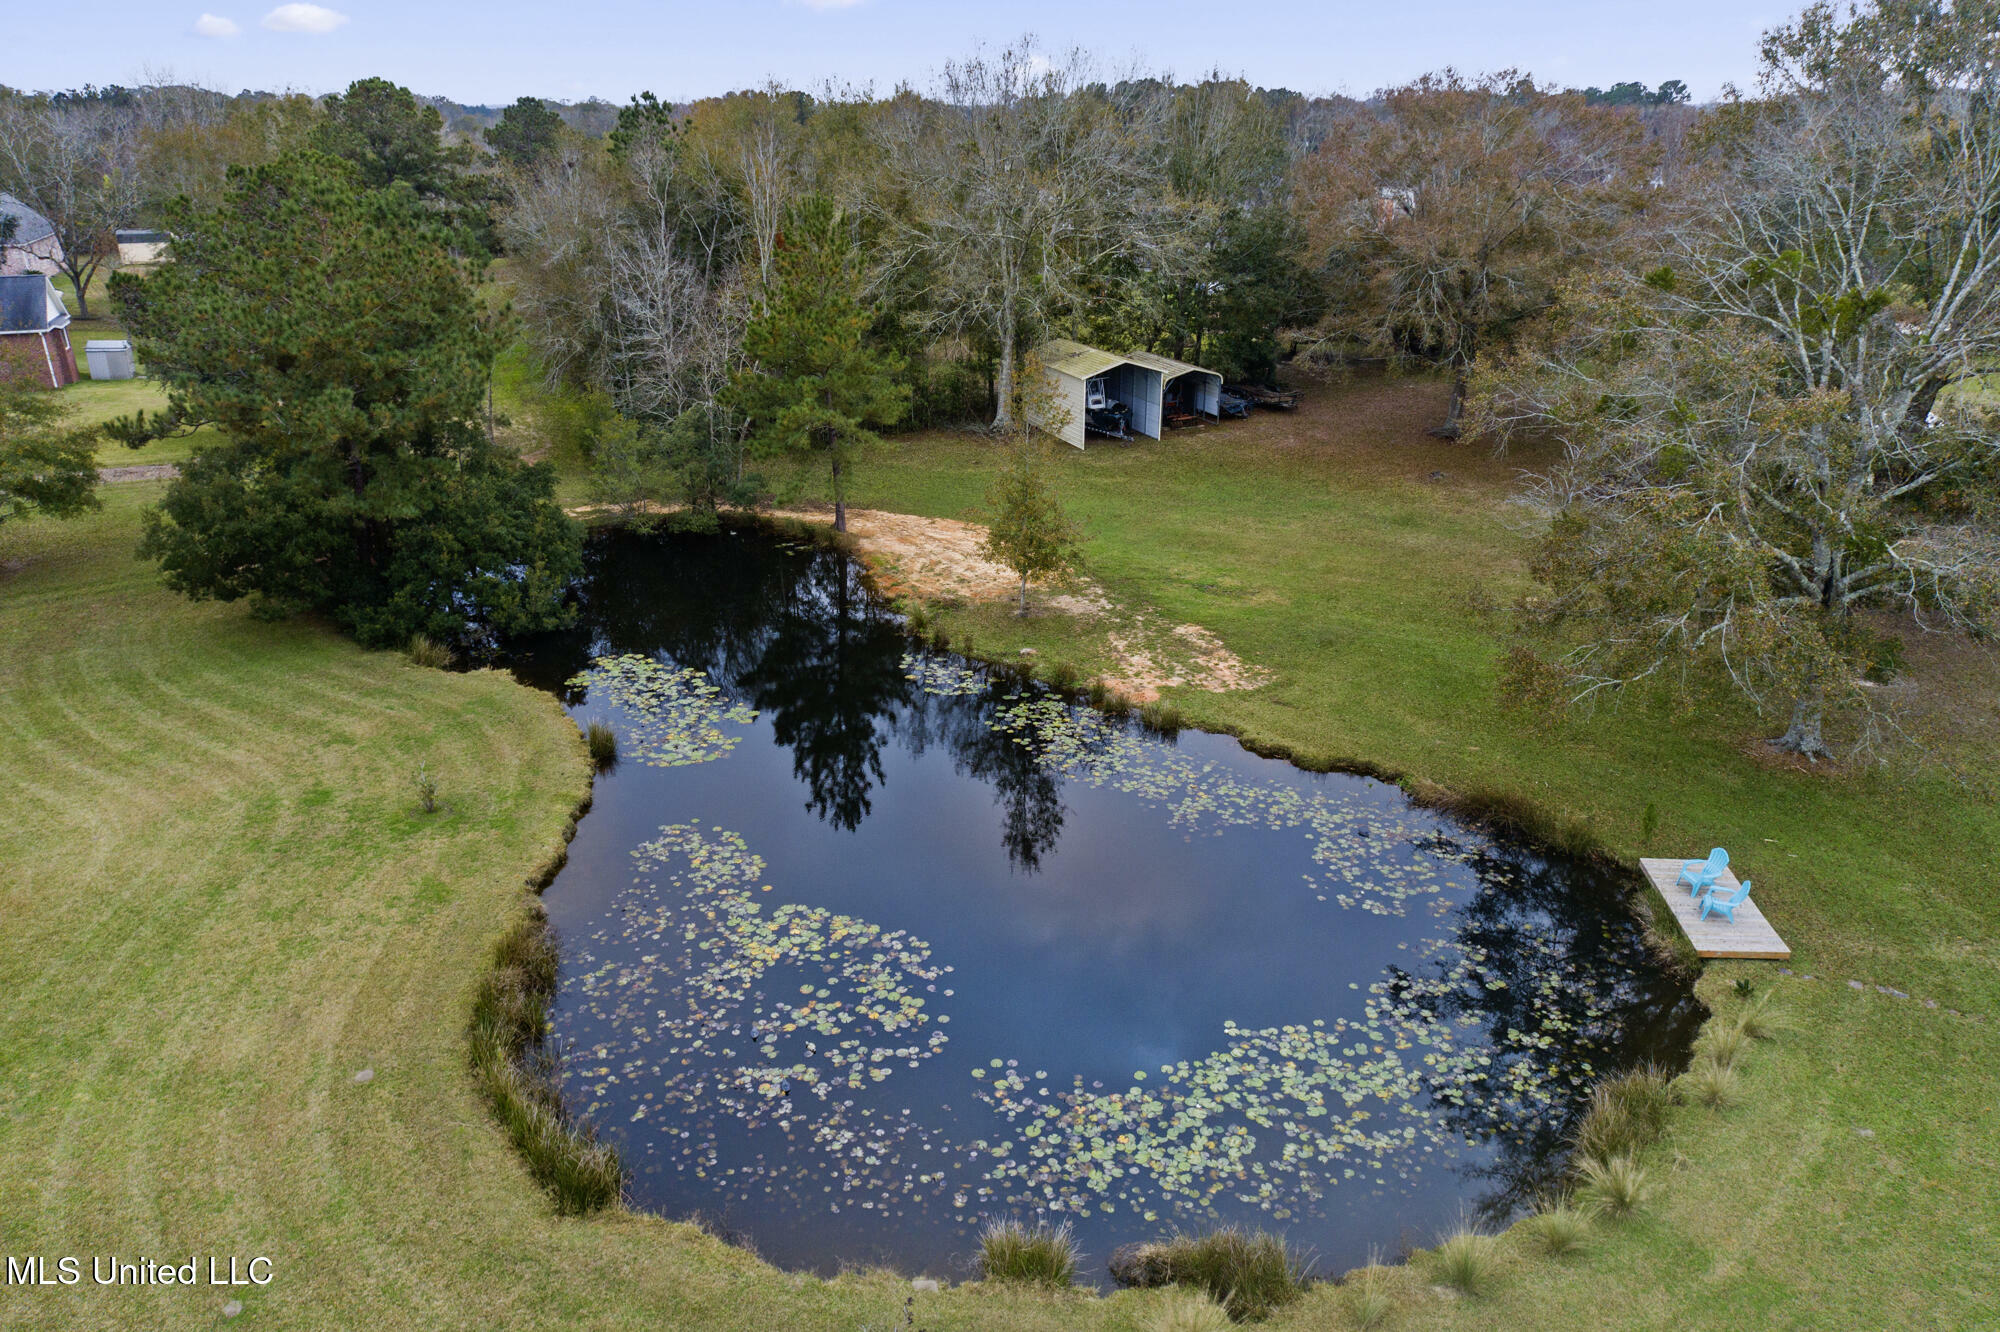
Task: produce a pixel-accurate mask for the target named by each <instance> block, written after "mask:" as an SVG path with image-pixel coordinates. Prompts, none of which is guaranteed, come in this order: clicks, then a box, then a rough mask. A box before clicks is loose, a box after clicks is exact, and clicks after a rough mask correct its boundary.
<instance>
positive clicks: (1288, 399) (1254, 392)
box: [1222, 384, 1299, 412]
mask: <svg viewBox="0 0 2000 1332" xmlns="http://www.w3.org/2000/svg"><path fill="white" fill-rule="evenodd" d="M1222 387H1223V392H1225V393H1233V394H1235V395H1236V396H1237V397H1239V398H1241V399H1243V401H1245V402H1247V403H1249V404H1250V405H1251V406H1253V407H1268V408H1270V409H1271V410H1272V411H1276V412H1289V411H1291V410H1292V409H1293V408H1294V407H1296V406H1298V405H1299V395H1298V394H1297V393H1294V392H1293V391H1292V390H1290V389H1268V388H1265V387H1264V386H1263V385H1261V384H1225V385H1223V386H1222Z"/></svg>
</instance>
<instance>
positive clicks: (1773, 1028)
mask: <svg viewBox="0 0 2000 1332" xmlns="http://www.w3.org/2000/svg"><path fill="white" fill-rule="evenodd" d="M1736 1030H1738V1031H1740V1032H1742V1033H1743V1034H1744V1035H1745V1036H1748V1037H1749V1038H1750V1039H1751V1040H1753V1041H1768V1040H1770V1039H1772V1038H1773V1037H1774V1036H1776V1035H1777V1034H1778V1033H1777V1015H1776V1014H1774V1013H1772V1012H1771V994H1770V992H1769V991H1768V990H1767V991H1766V992H1765V993H1764V994H1763V995H1762V996H1761V997H1760V998H1758V999H1757V1000H1756V1002H1754V1003H1752V1004H1750V1005H1748V1006H1747V1007H1745V1008H1744V1010H1743V1011H1742V1012H1741V1013H1738V1014H1737V1015H1736Z"/></svg>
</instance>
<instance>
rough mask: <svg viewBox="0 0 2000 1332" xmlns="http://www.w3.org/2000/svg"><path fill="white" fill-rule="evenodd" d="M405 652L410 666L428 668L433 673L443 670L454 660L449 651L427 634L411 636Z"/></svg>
mask: <svg viewBox="0 0 2000 1332" xmlns="http://www.w3.org/2000/svg"><path fill="white" fill-rule="evenodd" d="M407 652H408V655H409V658H410V664H411V665H413V666H424V667H428V668H429V669H431V670H434V671H441V670H444V669H445V668H446V667H448V666H450V665H451V663H452V661H453V660H454V658H453V657H452V653H451V649H450V648H448V647H446V646H445V645H444V644H442V643H440V642H438V641H437V640H436V639H435V638H432V637H431V636H430V635H429V634H411V635H410V646H409V648H408V649H407Z"/></svg>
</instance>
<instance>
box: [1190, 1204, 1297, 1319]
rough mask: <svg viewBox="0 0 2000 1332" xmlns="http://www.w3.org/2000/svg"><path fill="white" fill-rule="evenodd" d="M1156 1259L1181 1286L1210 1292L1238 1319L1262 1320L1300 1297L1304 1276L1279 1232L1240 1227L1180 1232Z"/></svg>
mask: <svg viewBox="0 0 2000 1332" xmlns="http://www.w3.org/2000/svg"><path fill="white" fill-rule="evenodd" d="M1160 1250H1161V1252H1160V1253H1159V1255H1158V1261H1159V1262H1160V1263H1161V1265H1162V1266H1163V1267H1164V1269H1165V1272H1166V1276H1167V1279H1168V1280H1169V1281H1171V1282H1173V1283H1174V1284H1175V1285H1177V1286H1192V1287H1194V1288H1195V1289H1197V1290H1203V1291H1206V1292H1208V1294H1209V1295H1210V1296H1212V1297H1213V1298H1214V1299H1216V1300H1217V1301H1219V1302H1220V1303H1221V1305H1222V1307H1223V1308H1224V1309H1226V1310H1228V1312H1229V1316H1230V1317H1231V1318H1234V1319H1236V1320H1238V1321H1239V1322H1240V1321H1242V1320H1244V1319H1252V1318H1264V1317H1267V1316H1269V1315H1270V1314H1271V1313H1273V1312H1274V1311H1276V1310H1277V1309H1279V1308H1281V1307H1283V1306H1284V1305H1286V1304H1289V1303H1291V1302H1292V1301H1293V1300H1295V1299H1297V1298H1298V1297H1299V1295H1300V1293H1301V1292H1302V1291H1304V1290H1305V1279H1304V1277H1303V1275H1302V1274H1301V1272H1300V1271H1299V1266H1298V1264H1297V1263H1296V1262H1294V1261H1293V1259H1292V1255H1291V1251H1290V1250H1288V1249H1287V1248H1286V1247H1285V1242H1284V1241H1283V1240H1281V1239H1279V1238H1278V1237H1277V1236H1276V1235H1272V1234H1268V1233H1266V1232H1264V1231H1261V1230H1259V1231H1246V1230H1243V1229H1240V1228H1239V1227H1236V1226H1228V1227H1225V1228H1224V1229H1221V1230H1214V1231H1210V1232H1209V1233H1208V1234H1206V1235H1198V1236H1191V1235H1177V1236H1175V1237H1174V1238H1173V1239H1171V1240H1168V1241H1167V1242H1166V1243H1165V1244H1163V1245H1161V1246H1160Z"/></svg>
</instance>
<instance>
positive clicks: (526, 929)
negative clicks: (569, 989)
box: [471, 916, 625, 1216]
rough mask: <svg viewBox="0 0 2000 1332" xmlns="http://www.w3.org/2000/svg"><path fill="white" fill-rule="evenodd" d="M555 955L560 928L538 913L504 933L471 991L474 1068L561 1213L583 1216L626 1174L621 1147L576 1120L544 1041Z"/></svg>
mask: <svg viewBox="0 0 2000 1332" xmlns="http://www.w3.org/2000/svg"><path fill="white" fill-rule="evenodd" d="M557 961H558V959H557V954H556V943H555V933H554V931H552V930H551V929H550V928H549V924H548V921H547V920H545V919H543V918H542V917H540V916H535V917H531V918H530V919H528V920H524V921H522V922H521V923H520V924H519V925H518V926H516V927H515V928H514V929H512V930H510V931H509V932H508V933H507V935H506V937H504V938H503V939H501V941H500V943H499V945H498V946H497V947H496V948H495V949H494V952H493V969H492V970H491V971H489V972H488V973H487V974H486V978H485V979H484V980H482V981H481V982H480V985H479V989H478V991H477V992H476V993H475V994H474V996H473V1001H472V1040H471V1045H472V1071H473V1076H474V1078H475V1079H476V1080H477V1081H478V1083H479V1087H480V1090H482V1091H484V1092H485V1093H486V1097H487V1100H488V1101H489V1102H491V1103H492V1106H493V1117H494V1118H495V1119H497V1120H499V1121H500V1125H501V1127H502V1128H504V1129H506V1131H507V1136H508V1137H509V1138H510V1139H512V1140H513V1143H514V1146H515V1148H516V1150H518V1151H519V1152H520V1153H521V1156H522V1159H523V1160H525V1161H526V1162H527V1166H528V1173H529V1175H531V1176H532V1177H533V1178H534V1180H535V1182H536V1183H537V1184H539V1185H541V1186H542V1187H543V1188H545V1189H547V1190H548V1191H549V1194H550V1196H551V1197H552V1198H553V1199H554V1200H555V1206H556V1211H557V1212H559V1213H561V1214H563V1215H565V1216H582V1215H584V1214H585V1213H588V1212H594V1211H596V1210H598V1209H599V1208H603V1207H609V1206H611V1205H612V1204H614V1203H616V1202H617V1201H618V1197H619V1192H620V1190H621V1188H622V1187H623V1184H624V1179H625V1172H624V1168H623V1166H622V1165H620V1163H619V1160H618V1153H617V1152H616V1151H615V1150H613V1149H612V1148H611V1147H610V1146H609V1145H608V1144H605V1143H601V1142H598V1141H597V1136H596V1134H595V1133H594V1132H593V1131H592V1130H591V1128H590V1126H589V1125H588V1124H579V1123H577V1122H575V1121H573V1120H572V1119H571V1118H570V1115H569V1112H568V1110H567V1109H566V1108H565V1107H564V1105H563V1100H562V1093H561V1090H560V1089H559V1088H558V1086H557V1085H556V1069H555V1062H554V1060H553V1059H552V1058H550V1057H549V1055H548V1053H547V1051H546V1050H544V1049H543V1047H542V1031H543V1028H544V1025H545V1023H546V1022H547V1020H548V1011H549V1003H550V1000H551V999H552V998H553V997H554V995H555V988H556V969H557Z"/></svg>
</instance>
